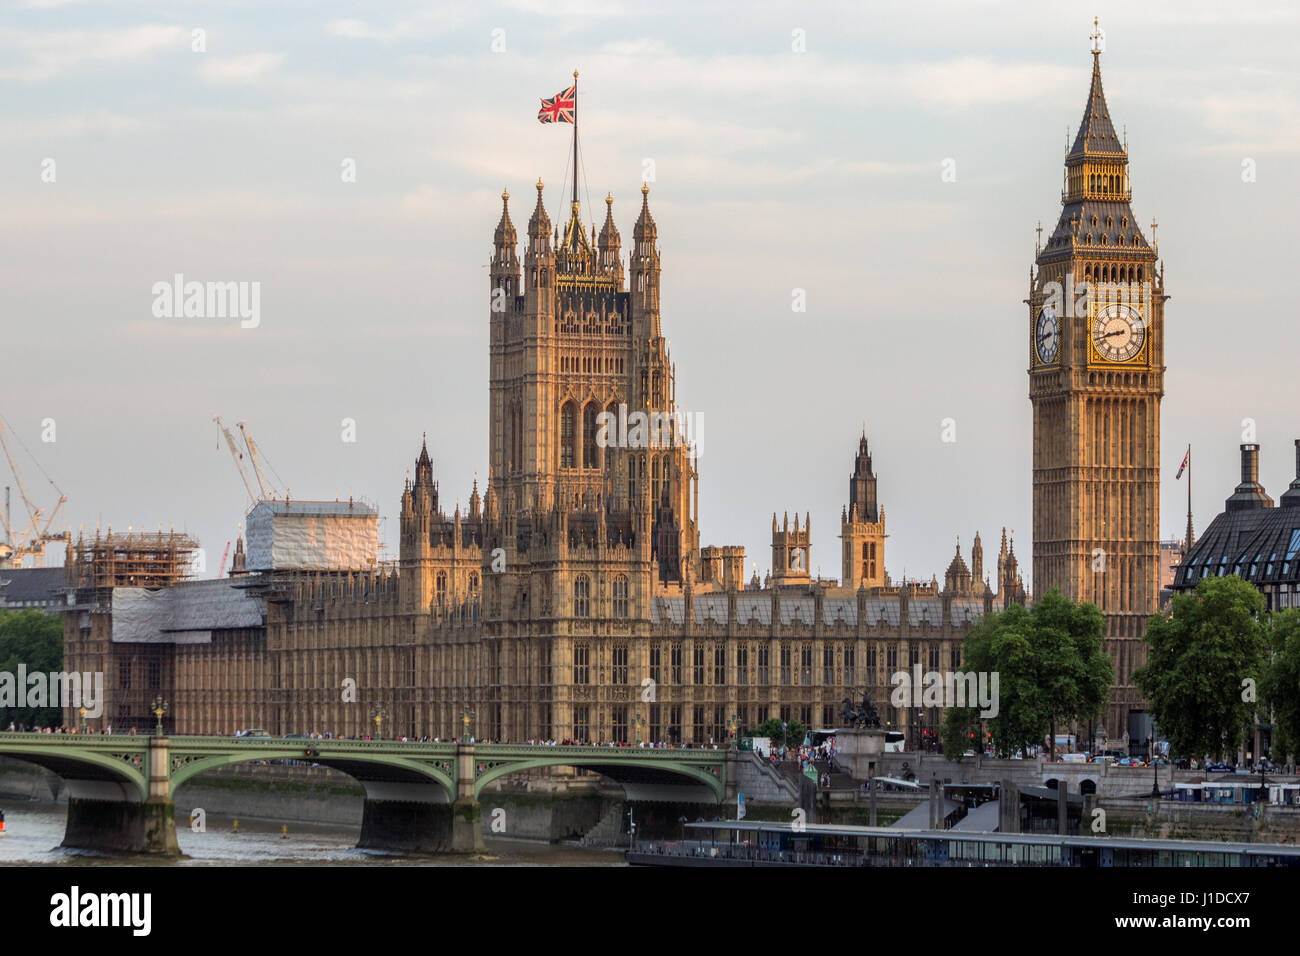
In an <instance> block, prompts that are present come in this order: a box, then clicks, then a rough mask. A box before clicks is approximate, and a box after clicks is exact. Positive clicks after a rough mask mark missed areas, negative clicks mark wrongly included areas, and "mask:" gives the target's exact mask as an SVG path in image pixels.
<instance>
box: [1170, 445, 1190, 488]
mask: <svg viewBox="0 0 1300 956" xmlns="http://www.w3.org/2000/svg"><path fill="white" fill-rule="evenodd" d="M1191 460H1192V446H1191V445H1188V446H1187V454H1186V455H1184V456H1183V463H1182V464H1181V465H1179V466H1178V474H1176V475H1174V481H1177V480H1178V479H1179V478H1181V477H1183V469H1184V468H1186V467H1187V466H1188V464H1189V463H1190V462H1191Z"/></svg>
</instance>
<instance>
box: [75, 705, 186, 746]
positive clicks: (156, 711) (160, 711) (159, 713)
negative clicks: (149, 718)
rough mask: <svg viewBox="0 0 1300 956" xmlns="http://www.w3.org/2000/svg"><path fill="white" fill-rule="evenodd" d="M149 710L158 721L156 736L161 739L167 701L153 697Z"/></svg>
mask: <svg viewBox="0 0 1300 956" xmlns="http://www.w3.org/2000/svg"><path fill="white" fill-rule="evenodd" d="M149 709H150V710H151V711H152V712H153V715H154V717H156V718H157V719H158V731H157V735H158V736H159V737H161V736H162V735H163V725H162V722H163V715H164V714H165V713H167V701H165V700H163V699H162V698H161V697H155V698H154V699H153V703H152V704H150V705H149ZM82 716H83V718H84V716H85V708H82Z"/></svg>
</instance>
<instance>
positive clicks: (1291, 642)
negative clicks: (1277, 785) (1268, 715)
mask: <svg viewBox="0 0 1300 956" xmlns="http://www.w3.org/2000/svg"><path fill="white" fill-rule="evenodd" d="M1268 646H1269V651H1270V654H1271V657H1272V659H1271V661H1270V662H1269V664H1268V666H1267V668H1266V669H1265V670H1264V676H1263V677H1262V678H1261V679H1260V682H1259V690H1260V700H1261V701H1262V702H1263V703H1264V704H1265V705H1266V706H1267V707H1268V708H1269V710H1271V711H1272V713H1273V749H1272V754H1273V759H1274V761H1275V762H1278V763H1282V762H1285V758H1286V755H1287V754H1296V753H1298V752H1300V747H1298V745H1300V610H1296V609H1295V608H1291V609H1290V610H1287V611H1282V612H1280V613H1275V614H1272V615H1270V616H1269V621H1268Z"/></svg>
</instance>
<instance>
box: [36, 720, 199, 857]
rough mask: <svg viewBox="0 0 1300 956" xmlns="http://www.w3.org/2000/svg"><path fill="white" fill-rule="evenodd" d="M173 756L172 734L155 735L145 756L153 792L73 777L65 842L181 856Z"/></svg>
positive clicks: (66, 844) (104, 849) (113, 850)
mask: <svg viewBox="0 0 1300 956" xmlns="http://www.w3.org/2000/svg"><path fill="white" fill-rule="evenodd" d="M167 761H168V756H167V738H165V737H151V738H150V739H149V749H148V752H147V757H146V761H145V762H146V764H147V773H148V793H147V795H146V794H141V793H140V792H139V790H138V789H136V788H135V787H133V786H131V785H130V784H124V783H118V782H114V781H108V780H98V779H78V778H76V777H72V776H69V777H68V781H67V782H68V790H69V797H68V823H67V827H66V829H65V831H64V834H63V844H62V845H63V846H64V847H67V848H69V849H77V850H95V851H99V852H103V853H142V854H149V855H151V856H162V857H179V856H180V855H181V850H180V847H179V846H178V845H177V843H176V807H175V806H174V805H173V803H172V796H171V786H170V778H169V775H168V764H167Z"/></svg>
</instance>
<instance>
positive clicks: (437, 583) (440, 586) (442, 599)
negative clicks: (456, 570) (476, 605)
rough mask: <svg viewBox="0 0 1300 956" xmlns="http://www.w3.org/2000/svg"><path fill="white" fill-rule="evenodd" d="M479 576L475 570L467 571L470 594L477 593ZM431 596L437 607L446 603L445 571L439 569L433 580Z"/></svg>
mask: <svg viewBox="0 0 1300 956" xmlns="http://www.w3.org/2000/svg"><path fill="white" fill-rule="evenodd" d="M478 588H479V576H478V572H477V571H471V572H470V573H469V593H470V595H471V596H473V595H475V594H478ZM433 596H434V601H435V602H436V603H437V605H438V607H443V606H445V605H446V603H447V572H446V571H439V572H438V574H437V576H436V577H434V580H433Z"/></svg>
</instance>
